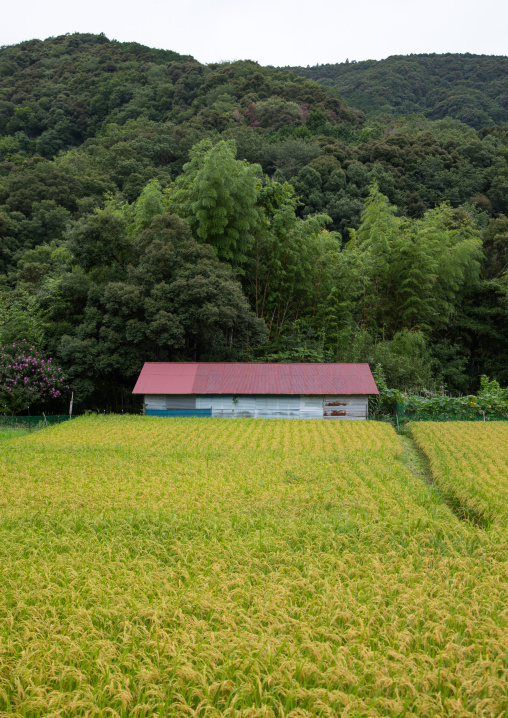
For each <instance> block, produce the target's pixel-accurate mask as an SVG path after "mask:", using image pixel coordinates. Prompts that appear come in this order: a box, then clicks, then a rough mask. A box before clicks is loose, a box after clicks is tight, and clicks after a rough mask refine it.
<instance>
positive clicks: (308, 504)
mask: <svg viewBox="0 0 508 718" xmlns="http://www.w3.org/2000/svg"><path fill="white" fill-rule="evenodd" d="M442 428H443V425H441V426H440V429H441V430H442ZM507 549H508V542H507V540H506V532H505V529H504V526H503V525H501V524H499V525H498V524H493V525H492V527H490V528H488V529H487V530H485V529H482V528H479V527H477V526H475V525H473V524H472V523H470V522H467V521H461V520H459V518H457V516H456V515H455V514H454V513H453V512H452V511H451V510H450V508H449V507H448V505H447V503H446V501H444V500H443V496H442V493H441V492H439V491H436V490H435V489H434V488H433V487H432V486H431V485H428V484H427V483H425V482H424V481H422V480H421V478H419V476H418V475H417V474H416V473H415V472H414V471H413V470H412V465H411V461H410V457H408V455H407V452H406V453H404V452H403V448H402V445H401V443H400V441H399V438H398V437H397V435H396V434H395V432H394V431H393V429H392V428H391V427H390V426H388V425H386V424H381V423H375V422H332V421H330V422H325V421H297V420H287V421H284V420H259V419H256V420H250V419H239V420H234V421H233V420H228V419H223V420H222V419H214V420H209V419H208V420H206V419H205V420H203V419H160V418H157V417H93V416H92V417H83V418H80V419H77V420H74V421H72V422H67V423H66V424H61V425H59V426H54V427H51V428H48V429H44V430H42V431H40V432H38V433H36V434H31V435H27V436H20V437H19V436H18V437H14V438H10V437H9V438H7V439H5V440H3V441H2V442H0V715H1V716H26V717H28V716H55V717H56V716H65V717H67V716H69V717H70V716H121V717H122V718H123V717H124V716H125V717H127V716H203V717H205V716H206V717H209V716H214V717H215V716H240V717H249V718H255V717H257V716H260V717H261V716H263V717H264V716H271V717H275V716H276V717H279V716H281V717H289V716H291V717H292V718H303V717H306V716H350V717H351V716H352V717H360V716H425V717H427V716H428V717H429V718H430V717H431V716H432V717H434V716H492V717H494V716H496V718H497V717H498V716H506V715H508V689H507V685H508V608H507V602H506V596H507V595H508V574H507V566H508V550H507Z"/></svg>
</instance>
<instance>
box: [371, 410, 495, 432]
mask: <svg viewBox="0 0 508 718" xmlns="http://www.w3.org/2000/svg"><path fill="white" fill-rule="evenodd" d="M368 419H369V421H385V422H386V423H388V424H392V426H394V427H395V428H396V429H403V428H404V427H405V426H406V425H407V424H409V423H410V422H412V421H482V422H483V421H485V422H487V421H508V416H489V414H485V416H484V415H483V414H428V415H423V414H409V413H405V414H403V415H402V416H401V415H399V414H369V416H368Z"/></svg>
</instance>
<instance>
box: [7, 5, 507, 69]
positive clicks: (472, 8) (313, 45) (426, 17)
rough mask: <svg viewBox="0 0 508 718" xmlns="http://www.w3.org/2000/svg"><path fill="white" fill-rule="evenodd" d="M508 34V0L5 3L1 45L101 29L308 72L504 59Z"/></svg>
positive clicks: (197, 53) (207, 56)
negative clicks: (397, 58) (347, 64)
mask: <svg viewBox="0 0 508 718" xmlns="http://www.w3.org/2000/svg"><path fill="white" fill-rule="evenodd" d="M507 28H508V2H507V0H482V1H479V0H425V2H423V0H385V1H384V2H381V0H348V2H343V1H340V0H339V1H337V2H327V1H326V0H307V1H306V2H302V1H301V0H256V1H253V0H249V1H247V0H235V1H233V0H214V1H213V2H211V1H206V0H187V1H186V0H180V1H179V2H175V1H174V0H121V2H120V1H119V0H87V1H86V2H73V1H72V0H65V1H64V0H45V1H44V2H41V0H24V2H19V1H18V2H12V0H11V1H10V2H9V3H8V4H7V5H6V6H4V8H3V10H2V15H1V25H0V44H1V45H12V44H14V43H17V42H21V41H22V40H28V39H31V38H35V37H36V38H40V39H44V38H47V37H50V36H52V35H62V34H64V33H67V32H69V33H72V32H93V33H99V32H104V33H105V35H107V36H108V37H109V38H110V39H116V40H122V41H128V40H135V41H136V42H140V43H142V44H144V45H149V46H150V47H158V48H164V49H168V50H176V51H177V52H179V53H182V54H186V55H193V56H194V57H195V58H196V59H197V60H199V61H200V62H204V63H207V62H217V61H220V60H241V59H251V60H257V61H258V62H259V63H260V64H262V65H315V64H316V63H327V62H344V60H346V58H349V60H367V59H377V60H379V59H382V58H384V57H388V56H389V55H408V54H410V53H420V52H439V53H441V52H471V53H477V54H488V55H506V54H508V30H507Z"/></svg>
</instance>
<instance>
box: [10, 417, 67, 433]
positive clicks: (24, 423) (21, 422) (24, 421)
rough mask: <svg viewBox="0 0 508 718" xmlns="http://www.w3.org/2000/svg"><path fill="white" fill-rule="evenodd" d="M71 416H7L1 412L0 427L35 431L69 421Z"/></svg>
mask: <svg viewBox="0 0 508 718" xmlns="http://www.w3.org/2000/svg"><path fill="white" fill-rule="evenodd" d="M71 418H72V419H75V418H76V417H75V416H72V417H70V416H69V415H68V414H48V415H44V414H43V415H42V416H8V415H7V414H3V415H2V416H0V427H9V428H12V429H28V431H35V430H36V429H42V427H45V426H51V425H53V424H61V423H62V422H64V421H69V419H71Z"/></svg>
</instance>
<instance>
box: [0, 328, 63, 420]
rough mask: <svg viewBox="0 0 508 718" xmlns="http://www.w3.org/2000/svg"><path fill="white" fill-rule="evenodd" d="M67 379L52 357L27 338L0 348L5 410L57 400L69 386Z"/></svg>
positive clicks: (0, 401) (0, 393)
mask: <svg viewBox="0 0 508 718" xmlns="http://www.w3.org/2000/svg"><path fill="white" fill-rule="evenodd" d="M64 382H65V376H64V375H63V373H62V370H61V368H60V367H58V368H55V366H54V365H53V360H52V358H51V357H50V358H49V359H45V358H44V355H43V354H42V353H41V352H39V351H37V350H36V349H35V348H34V347H33V346H30V344H29V342H27V341H26V340H21V341H18V342H13V343H12V344H9V345H7V346H4V347H2V348H1V349H0V406H2V407H3V409H4V411H5V412H9V413H10V414H16V413H17V412H18V411H21V410H22V409H26V408H28V407H30V406H33V405H34V404H45V403H47V402H48V401H50V400H51V399H57V398H58V397H59V396H61V394H62V390H63V389H68V388H69V387H68V386H67V385H66V384H64Z"/></svg>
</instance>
